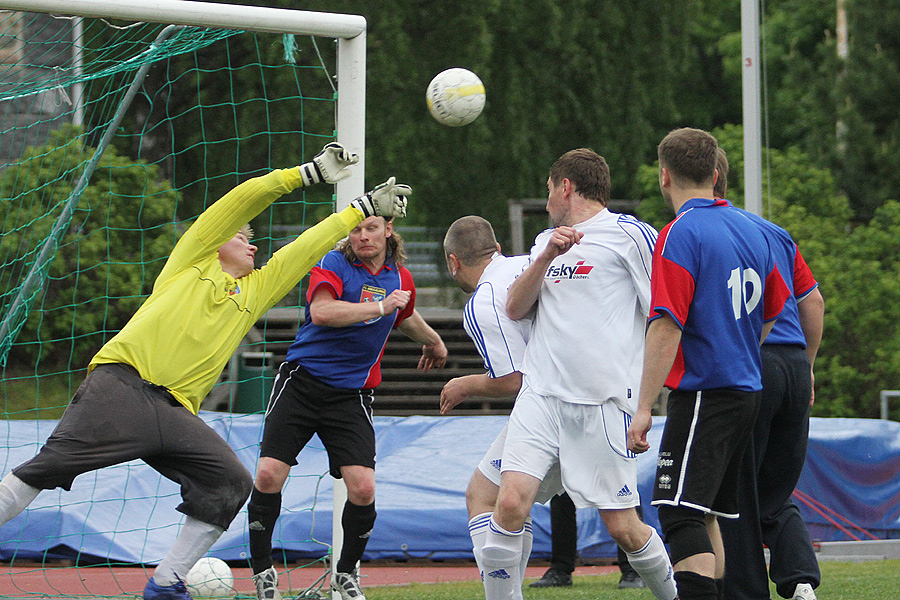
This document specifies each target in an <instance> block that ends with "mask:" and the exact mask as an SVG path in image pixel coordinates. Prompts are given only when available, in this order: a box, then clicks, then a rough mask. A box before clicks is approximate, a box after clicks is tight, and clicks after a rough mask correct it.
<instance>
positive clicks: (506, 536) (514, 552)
mask: <svg viewBox="0 0 900 600" xmlns="http://www.w3.org/2000/svg"><path fill="white" fill-rule="evenodd" d="M524 533H525V528H524V527H523V528H522V529H520V530H519V531H507V530H505V529H503V528H502V527H500V526H499V525H497V522H496V521H495V520H494V517H491V519H490V525H489V527H488V533H487V539H486V540H485V544H484V547H483V548H482V551H481V557H482V561H483V563H484V597H485V600H512V598H513V597H514V594H515V590H516V589H519V591H520V593H521V585H520V583H519V573H518V570H519V563H520V562H521V560H522V535H523V534H524Z"/></svg>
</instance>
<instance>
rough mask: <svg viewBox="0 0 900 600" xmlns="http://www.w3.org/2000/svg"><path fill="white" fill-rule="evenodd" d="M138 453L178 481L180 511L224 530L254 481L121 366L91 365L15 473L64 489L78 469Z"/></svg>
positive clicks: (201, 429)
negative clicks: (42, 439) (38, 446)
mask: <svg viewBox="0 0 900 600" xmlns="http://www.w3.org/2000/svg"><path fill="white" fill-rule="evenodd" d="M176 360H177V359H176ZM135 459H141V460H143V461H144V462H145V463H147V464H148V465H150V466H151V467H153V468H154V469H155V470H156V471H158V472H159V473H160V474H161V475H163V476H164V477H166V478H168V479H171V480H172V481H174V482H176V483H178V484H179V485H180V486H181V498H182V500H183V501H182V503H181V504H180V505H179V506H178V510H179V511H180V512H182V513H184V514H186V515H188V516H190V517H193V518H195V519H198V520H200V521H203V522H204V523H209V524H212V525H217V526H219V527H222V528H228V525H229V524H230V523H231V521H232V519H234V517H235V515H237V513H238V511H239V510H240V509H241V507H242V506H243V505H244V502H245V501H246V500H247V497H248V496H249V495H250V490H251V489H252V485H253V478H252V477H251V476H250V472H249V471H248V470H247V468H246V467H244V465H243V464H242V463H241V461H240V460H239V459H238V457H237V455H236V454H235V453H234V450H232V449H231V447H230V446H229V445H228V444H227V443H226V442H225V440H223V439H222V437H221V436H220V435H219V434H218V433H216V432H215V431H214V430H213V429H211V428H210V427H209V426H208V425H207V424H206V423H205V422H204V421H203V419H201V418H200V417H198V416H197V415H195V414H194V413H192V412H191V411H189V410H188V409H187V408H185V407H184V406H182V405H181V404H180V403H179V402H178V401H177V400H175V398H174V397H172V395H171V394H170V393H169V392H167V391H166V390H165V389H164V388H160V387H159V386H156V385H153V384H152V383H150V382H147V381H144V380H143V379H141V378H140V376H139V375H138V374H137V371H135V370H134V369H133V368H132V367H130V366H127V365H122V364H108V365H99V366H97V367H96V368H95V369H94V370H93V371H91V372H90V374H88V376H87V377H86V378H85V380H84V382H83V383H82V384H81V386H80V387H79V388H78V391H76V392H75V396H74V397H73V398H72V401H71V402H70V403H69V406H68V408H66V412H65V413H64V414H63V416H62V418H61V419H60V420H59V423H58V424H57V426H56V429H54V430H53V433H52V434H51V435H50V437H49V438H48V439H47V442H46V443H45V444H44V446H43V447H42V448H41V450H40V452H38V454H37V456H35V457H34V458H32V459H31V460H29V461H28V462H25V463H23V464H22V465H20V466H18V467H16V468H15V469H13V472H14V473H15V474H16V476H17V477H18V478H19V479H21V480H22V481H24V482H25V483H27V484H28V485H31V486H34V487H36V488H39V489H53V488H56V487H61V488H63V489H65V490H68V489H70V488H71V487H72V481H73V480H74V479H75V478H76V477H77V476H78V475H80V474H82V473H87V472H89V471H93V470H95V469H100V468H102V467H108V466H111V465H116V464H119V463H124V462H127V461H130V460H135Z"/></svg>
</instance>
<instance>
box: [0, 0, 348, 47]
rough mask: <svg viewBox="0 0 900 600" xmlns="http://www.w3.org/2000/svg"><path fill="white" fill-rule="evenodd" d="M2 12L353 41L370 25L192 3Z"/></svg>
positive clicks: (56, 0) (93, 3)
mask: <svg viewBox="0 0 900 600" xmlns="http://www.w3.org/2000/svg"><path fill="white" fill-rule="evenodd" d="M0 8H6V9H9V10H20V11H25V12H43V13H59V14H66V15H73V16H79V17H95V18H106V19H110V18H113V19H125V20H132V21H145V22H148V23H172V24H175V25H191V26H195V27H221V28H223V29H240V30H244V31H261V32H266V33H293V34H299V35H321V36H330V37H338V38H352V37H356V36H357V35H359V34H361V33H363V32H365V30H366V19H365V17H362V16H360V15H343V14H335V13H323V12H314V11H304V10H290V9H284V8H266V7H259V6H241V5H237V4H218V3H209V2H191V1H190V0H152V1H147V0H115V1H114V2H111V1H110V0H3V1H2V2H0Z"/></svg>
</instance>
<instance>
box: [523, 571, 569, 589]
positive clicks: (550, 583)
mask: <svg viewBox="0 0 900 600" xmlns="http://www.w3.org/2000/svg"><path fill="white" fill-rule="evenodd" d="M570 585H572V574H571V573H566V572H565V571H560V570H559V569H554V568H553V567H550V568H549V569H547V572H546V573H544V575H543V577H541V578H540V579H538V580H537V581H535V582H534V583H531V584H529V585H528V587H533V588H546V587H568V586H570Z"/></svg>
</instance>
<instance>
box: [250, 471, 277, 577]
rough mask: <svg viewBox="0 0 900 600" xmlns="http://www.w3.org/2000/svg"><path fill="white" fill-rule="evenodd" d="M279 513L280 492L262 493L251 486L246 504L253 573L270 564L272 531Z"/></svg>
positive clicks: (264, 568)
mask: <svg viewBox="0 0 900 600" xmlns="http://www.w3.org/2000/svg"><path fill="white" fill-rule="evenodd" d="M280 513H281V492H276V493H274V494H264V493H263V492H260V491H259V490H258V489H256V488H253V493H251V494H250V502H249V503H248V504H247V522H248V523H249V526H248V528H249V530H250V566H251V567H252V568H253V573H254V575H255V574H256V573H262V572H263V571H265V570H266V569H268V568H269V567H271V566H272V533H273V530H274V528H275V521H277V520H278V515H279V514H280Z"/></svg>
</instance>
